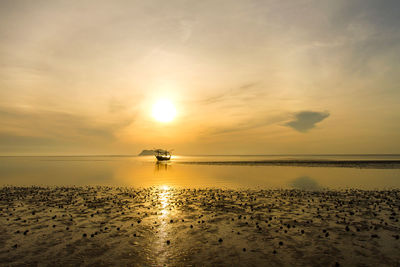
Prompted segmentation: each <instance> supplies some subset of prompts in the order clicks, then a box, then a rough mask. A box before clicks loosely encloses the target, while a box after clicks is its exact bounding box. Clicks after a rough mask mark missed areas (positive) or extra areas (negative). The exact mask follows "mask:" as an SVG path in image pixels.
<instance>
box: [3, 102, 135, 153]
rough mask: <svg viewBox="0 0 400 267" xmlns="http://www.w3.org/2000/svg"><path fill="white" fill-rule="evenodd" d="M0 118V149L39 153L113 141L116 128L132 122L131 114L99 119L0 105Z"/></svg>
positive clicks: (77, 114)
mask: <svg viewBox="0 0 400 267" xmlns="http://www.w3.org/2000/svg"><path fill="white" fill-rule="evenodd" d="M0 121H2V128H1V129H0V151H2V152H19V151H25V152H27V151H34V152H37V153H40V152H42V151H43V150H51V149H56V148H58V149H62V148H64V149H66V148H82V147H87V146H94V147H99V145H103V144H109V143H112V142H114V141H115V140H116V137H115V132H116V131H118V130H119V129H121V128H124V127H125V126H127V125H129V124H130V123H132V122H133V116H131V117H127V116H125V117H123V118H121V117H118V118H115V117H107V118H101V119H98V118H96V117H91V116H88V115H84V114H79V113H67V112H62V111H51V110H38V109H35V110H24V109H16V108H7V107H1V106H0Z"/></svg>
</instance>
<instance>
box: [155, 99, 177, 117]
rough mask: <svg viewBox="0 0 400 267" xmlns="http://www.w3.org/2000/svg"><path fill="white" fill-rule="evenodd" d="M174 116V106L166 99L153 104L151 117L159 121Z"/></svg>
mask: <svg viewBox="0 0 400 267" xmlns="http://www.w3.org/2000/svg"><path fill="white" fill-rule="evenodd" d="M175 116H176V109H175V106H174V105H173V104H172V102H171V101H169V100H167V99H161V100H158V101H157V102H156V103H155V104H154V105H153V117H154V118H155V119H156V120H157V121H159V122H170V121H172V120H173V119H174V118H175Z"/></svg>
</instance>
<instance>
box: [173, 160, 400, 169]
mask: <svg viewBox="0 0 400 267" xmlns="http://www.w3.org/2000/svg"><path fill="white" fill-rule="evenodd" d="M173 163H177V164H192V165H233V166H235V165H237V166H294V167H299V166H304V167H338V168H360V169H400V160H252V161H177V162H173Z"/></svg>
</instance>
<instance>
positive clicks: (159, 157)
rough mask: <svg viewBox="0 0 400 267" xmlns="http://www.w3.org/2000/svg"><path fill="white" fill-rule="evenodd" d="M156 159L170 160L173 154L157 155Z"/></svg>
mask: <svg viewBox="0 0 400 267" xmlns="http://www.w3.org/2000/svg"><path fill="white" fill-rule="evenodd" d="M156 159H157V160H158V161H165V160H170V159H171V156H161V155H156Z"/></svg>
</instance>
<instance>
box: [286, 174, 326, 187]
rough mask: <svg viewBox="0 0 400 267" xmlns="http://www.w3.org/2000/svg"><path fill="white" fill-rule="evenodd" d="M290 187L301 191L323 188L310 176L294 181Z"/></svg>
mask: <svg viewBox="0 0 400 267" xmlns="http://www.w3.org/2000/svg"><path fill="white" fill-rule="evenodd" d="M290 185H291V186H292V187H293V188H294V189H301V190H320V189H321V186H320V185H319V184H318V183H317V181H315V180H314V179H312V178H310V177H308V176H302V177H298V178H296V179H294V180H293V181H292V182H291V183H290Z"/></svg>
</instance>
